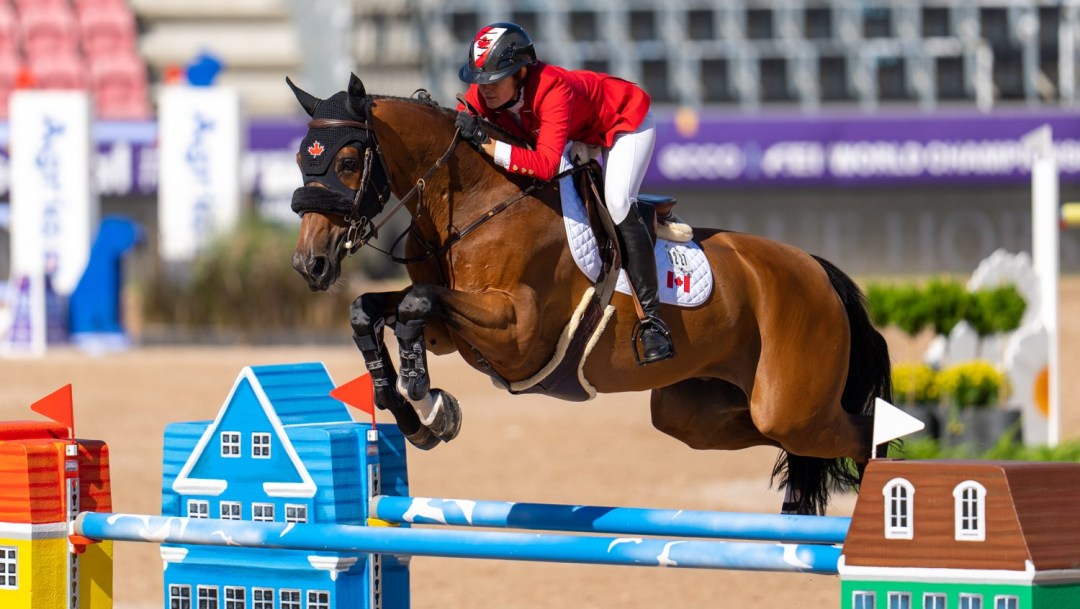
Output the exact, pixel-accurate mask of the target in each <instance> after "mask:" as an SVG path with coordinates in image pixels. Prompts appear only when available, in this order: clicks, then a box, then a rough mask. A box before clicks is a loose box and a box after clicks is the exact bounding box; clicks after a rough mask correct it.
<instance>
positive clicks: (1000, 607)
mask: <svg viewBox="0 0 1080 609" xmlns="http://www.w3.org/2000/svg"><path fill="white" fill-rule="evenodd" d="M994 609H1020V597H1019V596H1013V595H1012V594H999V595H997V596H995V597H994Z"/></svg>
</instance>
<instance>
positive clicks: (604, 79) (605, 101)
mask: <svg viewBox="0 0 1080 609" xmlns="http://www.w3.org/2000/svg"><path fill="white" fill-rule="evenodd" d="M459 76H460V77H461V80H463V81H465V82H467V83H470V86H469V90H468V91H467V92H466V94H465V99H466V100H467V101H468V103H469V105H470V106H471V107H472V108H474V109H476V111H478V112H479V113H480V117H479V118H483V119H486V120H488V121H490V122H492V123H494V124H496V125H498V126H499V127H501V128H503V129H504V130H506V131H507V132H508V133H511V134H513V135H515V136H518V137H520V138H521V139H522V140H524V141H527V142H529V143H530V144H531V145H532V146H533V149H532V150H530V149H528V148H523V147H520V146H515V145H512V144H510V143H508V142H502V141H498V140H494V139H492V138H491V137H489V136H488V134H487V132H486V131H485V130H484V126H483V123H482V122H481V121H480V120H479V118H478V117H476V116H473V115H472V114H470V113H469V112H467V111H463V110H466V107H465V106H464V105H461V106H459V107H458V110H459V112H458V117H457V126H458V128H459V129H460V130H461V135H462V137H463V138H465V139H466V140H468V141H469V142H470V143H472V144H473V145H474V146H476V147H477V149H479V150H481V151H483V152H484V153H485V154H487V155H488V156H491V157H492V158H493V159H494V160H495V163H496V164H497V165H499V166H500V167H503V168H504V169H506V170H508V171H511V172H513V173H518V174H521V175H527V176H531V177H534V178H537V179H540V180H548V179H550V178H551V177H553V176H554V175H555V174H556V173H558V168H559V164H560V160H561V158H562V155H563V151H564V150H565V148H566V144H567V143H568V142H571V141H574V142H583V143H585V144H590V145H594V146H600V147H601V148H602V149H603V157H604V163H603V172H604V197H605V199H606V200H607V207H608V210H609V211H610V213H611V217H612V220H613V221H614V222H615V224H616V227H617V228H618V233H619V238H620V240H621V242H622V246H623V247H622V249H623V262H624V265H625V267H626V272H627V275H629V277H630V283H631V284H632V285H633V287H634V292H635V293H636V294H637V297H638V301H639V302H640V303H641V308H642V310H643V311H644V313H645V318H644V319H643V320H642V322H641V340H642V357H641V362H642V363H644V364H648V363H652V362H655V361H659V360H662V359H667V358H669V357H671V356H672V355H674V349H673V348H672V345H671V337H670V333H669V332H668V329H667V326H666V325H665V324H664V322H663V320H661V319H660V316H659V309H660V301H659V297H658V295H657V285H656V283H657V277H656V260H655V258H653V242H652V239H651V238H650V236H649V233H648V231H646V229H645V224H644V222H642V220H641V216H640V214H639V213H638V210H637V205H636V202H637V196H638V190H639V188H640V187H641V180H642V178H643V177H644V176H645V170H646V168H648V166H649V161H650V159H651V157H652V152H653V145H654V144H655V141H656V130H655V124H654V121H653V117H652V113H651V112H650V111H649V105H650V103H651V99H650V98H649V95H648V94H647V93H645V92H644V91H643V90H641V88H639V87H638V86H636V85H634V84H633V83H630V82H627V81H625V80H622V79H619V78H615V77H613V76H609V75H607V74H601V73H598V72H589V71H586V70H566V69H564V68H560V67H558V66H553V65H548V64H545V63H543V62H541V61H537V59H536V51H535V50H534V49H533V44H532V40H531V39H530V38H529V35H528V34H527V33H525V30H524V29H522V28H521V26H518V25H516V24H513V23H493V24H491V25H489V26H487V27H484V28H482V29H481V30H480V31H479V32H478V33H477V34H476V38H475V39H474V40H473V42H472V44H471V45H470V48H469V59H468V61H467V62H466V63H465V65H463V66H462V67H461V71H460V72H459Z"/></svg>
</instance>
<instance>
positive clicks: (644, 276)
mask: <svg viewBox="0 0 1080 609" xmlns="http://www.w3.org/2000/svg"><path fill="white" fill-rule="evenodd" d="M616 228H617V229H618V231H619V238H620V239H621V240H622V246H623V267H624V268H625V269H626V274H627V275H628V276H629V277H630V284H631V285H632V286H633V288H634V293H635V294H637V297H638V302H640V303H641V309H642V311H643V312H644V313H645V319H643V320H641V322H640V325H639V327H638V328H637V329H636V330H635V332H634V335H633V337H632V338H631V340H632V341H633V347H634V356H635V357H636V358H638V364H640V365H644V364H651V363H653V362H658V361H660V360H664V359H668V358H669V357H674V355H675V347H674V346H673V345H672V344H671V332H669V331H668V328H667V325H666V324H664V321H663V320H662V319H660V314H659V313H660V298H659V296H658V294H657V286H656V281H657V280H656V258H654V257H653V242H652V238H650V237H649V233H648V231H647V230H646V229H645V224H644V223H643V222H642V221H641V215H640V214H639V213H638V210H637V205H631V206H630V213H629V214H628V215H627V216H626V219H624V220H623V221H622V222H620V223H619V224H618V225H617V226H616ZM638 337H640V338H641V344H642V350H641V354H640V356H639V354H638V351H637V340H638Z"/></svg>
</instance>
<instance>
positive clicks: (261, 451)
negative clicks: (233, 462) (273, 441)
mask: <svg viewBox="0 0 1080 609" xmlns="http://www.w3.org/2000/svg"><path fill="white" fill-rule="evenodd" d="M251 456H252V457H253V458H255V459H269V458H270V434H268V433H261V432H260V433H253V434H251Z"/></svg>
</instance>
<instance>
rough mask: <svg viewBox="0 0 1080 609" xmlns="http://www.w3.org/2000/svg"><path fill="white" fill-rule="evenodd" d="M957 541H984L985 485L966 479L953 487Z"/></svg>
mask: <svg viewBox="0 0 1080 609" xmlns="http://www.w3.org/2000/svg"><path fill="white" fill-rule="evenodd" d="M953 502H954V509H955V513H956V516H955V523H956V524H955V526H956V540H957V541H986V487H985V486H983V485H981V484H979V483H978V482H975V481H974V480H966V481H964V482H961V483H960V484H958V485H956V488H954V489H953Z"/></svg>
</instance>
